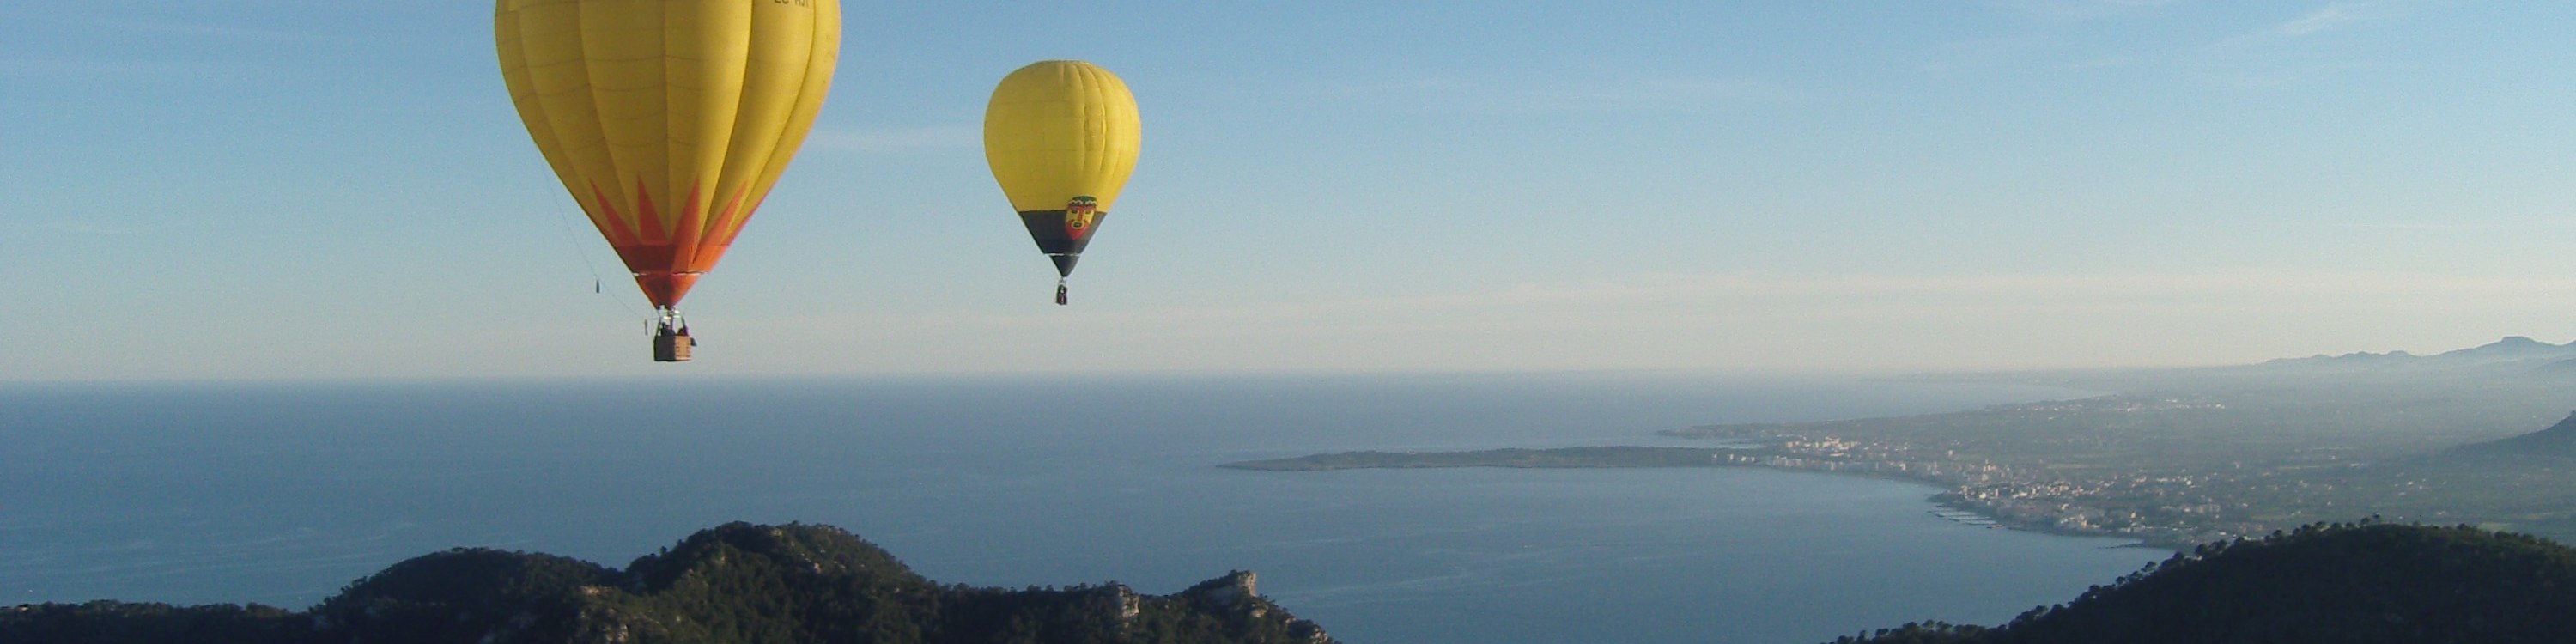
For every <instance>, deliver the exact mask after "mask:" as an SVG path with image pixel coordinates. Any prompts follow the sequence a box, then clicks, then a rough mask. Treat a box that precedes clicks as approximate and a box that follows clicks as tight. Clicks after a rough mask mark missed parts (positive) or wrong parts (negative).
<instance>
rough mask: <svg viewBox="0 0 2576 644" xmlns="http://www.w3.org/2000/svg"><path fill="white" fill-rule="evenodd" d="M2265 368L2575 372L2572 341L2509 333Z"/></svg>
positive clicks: (2307, 359) (2293, 361) (2575, 354)
mask: <svg viewBox="0 0 2576 644" xmlns="http://www.w3.org/2000/svg"><path fill="white" fill-rule="evenodd" d="M2255 366H2256V367H2259V368H2269V369H2329V370H2356V369H2367V370H2382V369H2459V368H2491V367H2492V368H2517V367H2527V368H2532V369H2550V370H2566V371H2576V342H2569V343H2567V344H2550V343H2547V342H2541V341H2539V340H2533V339H2531V338H2528V337H2524V336H2519V335H2517V336H2509V337H2506V338H2504V339H2502V340H2497V341H2495V342H2490V343H2487V344H2484V345H2480V346H2475V347H2470V348H2466V349H2459V350H2456V351H2445V352H2442V353H2437V354H2433V355H2429V356H2419V355H2415V354H2412V353H2407V352H2404V351H2390V352H2387V353H2370V352H2367V351H2361V352H2354V353H2347V354H2343V355H2339V356H2338V355H2325V354H2317V355H2314V356H2309V357H2305V358H2282V359H2279V360H2273V361H2269V362H2265V363H2262V364H2260V365H2255Z"/></svg>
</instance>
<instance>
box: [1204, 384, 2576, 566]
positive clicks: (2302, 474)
mask: <svg viewBox="0 0 2576 644" xmlns="http://www.w3.org/2000/svg"><path fill="white" fill-rule="evenodd" d="M1995 378H1998V379H2003V378H2007V377H2006V376H1996V377H1995ZM2009 378H2011V379H2014V380H2016V381H2019V382H2033V383H2044V384H2058V385H2062V386H2068V387H2074V388H2083V389H2093V390H2097V391H2104V390H2107V391H2122V392H2129V393H2120V394H2113V395H2108V396H2099V397H2092V398H2081V399H2073V400H2057V401H2046V402H2037V403H2029V404H2017V405H1999V406H1994V407H1989V408H1985V409H1979V410H1972V411H1963V412H1955V413H1946V414H1927V415H1918V416H1902V417H1891V418H1869V419H1855V420H1838V421H1822V422H1806V423H1752V424H1729V425H1709V426H1701V427H1691V428H1683V429H1673V430H1666V431H1662V432H1660V433H1661V434H1663V435H1666V436H1675V437H1684V438H1694V439H1707V440H1711V441H1715V442H1716V443H1717V445H1715V446H1711V447H1635V446H1604V447H1578V448H1561V449H1495V450H1480V451H1467V452H1344V453H1337V454H1318V455H1313V456H1305V457H1298V458H1287V459H1275V460H1267V461H1250V462H1243V463H1230V464H1227V465H1226V467H1234V468H1243V469H1264V470H1318V469H1349V468H1395V467H1764V468H1773V469H1784V470H1804V471H1816V472H1831V473H1841V474H1852V475H1862V476H1876V477H1885V478H1893V479H1901V480H1908V481H1915V482H1920V483H1925V484H1929V485H1932V486H1935V487H1938V488H1940V489H1941V491H1940V492H1939V493H1937V494H1935V495H1933V496H1932V500H1933V501H1934V502H1936V503H1938V504H1940V505H1942V506H1945V507H1946V508H1947V509H1945V510H1940V511H1936V512H1935V513H1936V514H1939V515H1940V516H1943V517H1945V518H1949V519H1952V520H1956V521H1961V522H1963V523H1971V524H1977V525H1994V526H1999V527H2011V528H2020V529H2030V530H2041V531H2047V532H2054V533H2061V534H2073V535H2093V536H2114V537H2124V538H2131V539H2136V540H2138V541H2139V542H2141V543H2144V544H2151V545H2157V546H2165V547H2174V548H2189V547H2192V546H2194V545H2197V544H2202V543H2208V542H2213V541H2227V540H2232V539H2236V538H2240V537H2248V536H2263V535H2267V534H2270V533H2271V532H2274V531H2280V530H2289V529H2294V528H2296V527H2298V526H2300V525H2305V524H2309V523H2316V522H2338V521H2352V520H2358V519H2362V518H2367V517H2374V516H2375V517H2380V518H2382V519H2384V520H2389V521H2401V522H2418V523H2426V524H2435V525H2457V524H2473V525H2478V526H2481V527H2487V528H2490V529H2502V530H2514V531H2521V532H2527V533H2531V534H2536V535H2539V536H2544V537H2550V538H2554V539H2558V540H2561V541H2567V540H2570V539H2576V420H2571V421H2570V422H2567V423H2563V424H2558V423H2559V421H2560V419H2562V418H2567V417H2569V416H2570V411H2571V410H2576V347H2571V346H2561V345H2551V344H2546V343H2539V342H2535V341H2531V340H2528V339H2524V338H2508V339H2506V340H2504V341H2501V342H2498V343H2496V344H2491V345H2487V346H2484V347H2478V348H2474V349H2463V350H2461V351H2456V352H2451V353H2445V354H2441V355H2434V356H2414V355H2407V354H2404V353H2392V354H2351V355H2346V356H2319V357H2315V358H2304V359H2297V360H2281V361H2274V362H2272V363H2266V364H2262V365H2249V366H2245V367H2225V368H2208V369H2174V370H2151V371H2131V372H2101V373H2079V374H2055V375H2050V374H2022V375H2017V376H2009Z"/></svg>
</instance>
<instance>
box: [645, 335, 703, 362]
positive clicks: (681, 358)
mask: <svg viewBox="0 0 2576 644" xmlns="http://www.w3.org/2000/svg"><path fill="white" fill-rule="evenodd" d="M697 343H698V342H697V341H696V340H692V339H689V333H688V332H687V331H679V332H671V331H664V332H661V333H658V334H654V336H653V361H654V362H688V361H689V347H692V346H696V345H697Z"/></svg>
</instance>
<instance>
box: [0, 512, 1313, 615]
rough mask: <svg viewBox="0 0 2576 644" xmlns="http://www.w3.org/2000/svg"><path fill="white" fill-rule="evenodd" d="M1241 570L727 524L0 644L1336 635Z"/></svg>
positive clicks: (98, 605)
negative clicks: (1149, 576)
mask: <svg viewBox="0 0 2576 644" xmlns="http://www.w3.org/2000/svg"><path fill="white" fill-rule="evenodd" d="M1254 582H1255V578H1254V576H1253V574H1252V573H1249V572H1242V571H1236V572H1233V573H1229V574H1227V575H1225V576H1222V577H1218V578H1216V579H1211V580H1208V581H1207V582H1204V583H1200V584H1198V585H1196V586H1192V587H1191V588H1189V589H1187V590H1183V591H1181V592H1178V593H1174V594H1171V595H1142V594H1138V593H1136V592H1134V591H1132V590H1129V589H1128V588H1127V587H1125V586H1122V585H1119V584H1115V583H1112V584H1106V585H1099V586H1087V585H1086V586H1076V587H1072V588H1026V589H1020V590H1007V589H998V588H978V587H969V586H962V585H952V586H943V585H940V584H937V583H934V582H932V581H930V580H928V579H924V578H922V577H921V576H920V575H918V574H915V573H914V572H913V571H912V570H911V569H910V568H907V567H905V566H904V565H903V563H902V562H900V561H897V560H896V559H895V558H894V557H893V556H892V555H890V554H888V553H886V552H885V551H884V550H882V549H879V548H877V547H876V546H875V545H873V544H870V543H868V542H866V541H864V540H861V539H859V538H858V537H857V536H855V535H852V534H850V533H848V532H846V531H842V530H840V529H838V528H832V527H828V526H814V525H798V524H790V525H785V526H762V525H752V524H748V523H732V524H726V525H723V526H719V527H716V528H712V529H708V530H705V531H701V532H699V533H697V534H695V535H691V536H690V537H689V538H687V539H685V540H682V541H681V542H680V543H679V544H677V545H676V546H673V547H672V548H670V549H668V550H665V551H663V552H660V553H656V554H652V555H646V556H644V557H641V558H638V559H636V560H635V561H634V562H633V563H632V564H630V565H628V566H627V568H626V569H625V570H623V571H620V570H615V569H610V568H607V567H603V566H600V565H598V564H593V563H590V562H586V561H580V560H577V559H571V558H566V557H558V556H554V555H546V554H536V553H522V552H505V551H499V550H490V549H481V548H459V549H453V550H448V551H446V552H440V553H434V554H429V555H424V556H421V557H415V558H412V559H409V560H405V561H402V562H400V563H396V564H394V565H392V566H390V567H387V568H386V569H385V570H383V571H382V572H378V573H376V574H374V575H371V576H368V577H367V578H365V579H361V580H358V581H357V582H355V583H352V584H350V585H349V586H348V587H346V588H344V589H342V590H341V591H340V593H339V594H337V595H334V596H332V597H331V598H330V599H327V600H324V601H323V602H322V603H321V604H320V605H317V606H315V607H313V609H312V610H310V611H300V612H299V611H290V610H285V609H279V608H274V607H267V606H260V605H256V604H254V605H250V606H236V605H213V606H192V607H175V606H169V605H165V604H129V603H123V602H113V601H96V602H89V603H84V604H38V605H22V606H17V607H14V608H6V609H0V642H11V643H15V644H49V643H57V642H60V643H69V642H81V643H93V642H98V643H105V642H191V643H209V644H226V643H239V644H305V643H313V644H320V643H326V642H329V643H339V642H368V643H384V644H407V643H424V644H426V643H446V642H456V643H467V642H474V643H488V644H508V643H513V642H567V643H603V644H605V643H621V644H649V643H655V642H690V643H732V642H741V643H753V642H759V643H803V642H888V643H892V642H905V643H925V644H927V643H957V644H970V643H971V644H985V643H991V644H1006V643H1014V644H1015V643H1030V644H1034V643H1037V642H1049V643H1054V642H1068V643H1098V644H1118V643H1129V642H1134V643H1149V642H1150V643H1172V644H1184V643H1200V642H1205V643H1216V642H1228V643H1233V642H1240V643H1247V644H1289V643H1296V644H1329V643H1330V642H1332V641H1333V639H1332V637H1331V636H1329V635H1326V634H1325V633H1324V632H1323V630H1322V629H1321V628H1319V627H1317V626H1316V625H1315V624H1314V623H1313V622H1308V621H1305V620H1302V619H1297V618H1296V617H1294V616H1292V615H1289V614H1288V613H1287V612H1286V611H1283V610H1280V609H1279V607H1278V606H1277V605H1276V604H1273V603H1271V602H1270V601H1269V600H1268V599H1266V598H1263V597H1261V596H1260V594H1259V592H1258V591H1257V590H1256V588H1255V586H1254Z"/></svg>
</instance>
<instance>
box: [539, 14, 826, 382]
mask: <svg viewBox="0 0 2576 644" xmlns="http://www.w3.org/2000/svg"><path fill="white" fill-rule="evenodd" d="M492 22H493V34H494V39H495V40H497V41H498V45H499V49H500V55H501V77H502V78H503V79H504V80H506V81H507V82H508V83H509V87H510V101H511V102H512V103H516V104H517V105H518V108H519V119H520V120H521V121H523V122H525V123H526V124H527V126H528V136H529V137H531V138H534V139H536V143H537V150H538V151H539V152H542V153H544V154H545V158H546V163H547V164H548V165H551V166H553V167H554V171H555V175H556V176H557V177H559V178H561V179H562V180H563V185H564V188H565V189H566V190H569V191H571V192H572V196H573V200H574V201H578V202H580V203H581V208H582V211H583V212H586V213H588V214H589V215H590V221H591V223H592V224H594V225H597V226H598V227H599V232H600V234H601V235H603V236H606V237H607V238H608V244H609V246H611V247H613V248H615V249H616V250H617V256H618V258H620V259H622V260H625V262H626V268H627V270H628V271H631V272H633V273H634V274H635V283H636V284H637V285H638V286H640V287H642V288H643V290H644V296H645V298H646V299H649V300H651V301H652V302H653V305H654V307H655V308H657V309H660V310H661V311H662V313H663V319H664V322H665V325H666V326H668V324H669V323H670V322H672V321H674V320H675V319H676V312H674V311H673V310H672V307H673V306H674V305H676V304H678V303H679V301H680V298H681V297H682V296H685V295H687V294H688V292H689V287H690V286H691V285H693V284H695V283H696V282H697V279H698V276H699V275H701V274H704V273H706V272H707V270H708V269H710V268H714V267H715V264H716V259H717V258H718V257H721V256H723V255H724V252H725V248H726V247H728V246H731V245H732V244H733V240H734V236H735V235H736V234H738V233H740V232H742V225H743V222H744V221H747V220H749V219H750V218H751V213H752V211H753V210H755V209H758V208H759V207H760V202H761V200H762V199H763V198H766V197H767V196H768V195H769V189H770V187H771V186H773V185H775V184H776V183H777V182H778V175H779V173H780V172H783V171H785V170H786V169H787V162H788V160H789V159H790V158H792V157H794V156H795V155H796V148H797V146H798V145H799V144H800V143H802V142H803V141H804V140H805V132H806V131H807V130H809V129H812V127H813V125H814V114H815V113H816V112H817V111H819V110H820V109H822V106H823V95H824V93H825V92H826V91H827V90H828V89H829V88H830V87H831V82H832V67H833V65H834V64H835V63H836V62H837V61H838V60H839V58H840V48H841V7H840V2H839V0H498V5H497V6H496V8H495V9H494V11H493V20H492ZM683 359H685V358H683Z"/></svg>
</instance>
